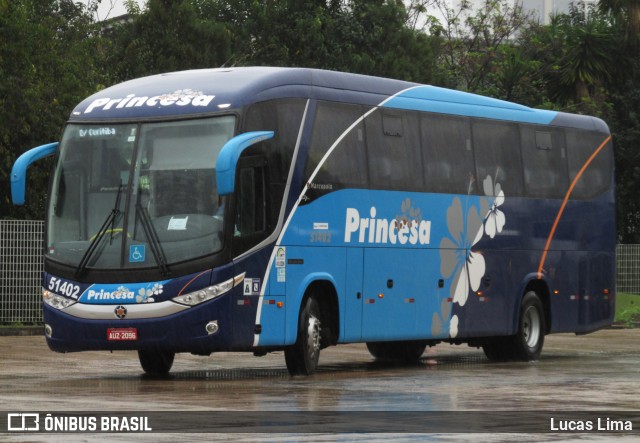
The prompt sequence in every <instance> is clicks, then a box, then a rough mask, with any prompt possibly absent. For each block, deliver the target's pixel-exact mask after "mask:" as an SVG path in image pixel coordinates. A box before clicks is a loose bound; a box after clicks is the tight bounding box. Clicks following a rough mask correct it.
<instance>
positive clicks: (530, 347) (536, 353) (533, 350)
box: [511, 291, 545, 361]
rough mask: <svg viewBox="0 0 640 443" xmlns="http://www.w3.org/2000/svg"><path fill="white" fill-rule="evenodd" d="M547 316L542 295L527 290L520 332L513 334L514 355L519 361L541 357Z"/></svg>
mask: <svg viewBox="0 0 640 443" xmlns="http://www.w3.org/2000/svg"><path fill="white" fill-rule="evenodd" d="M544 333H545V317H544V307H543V306H542V301H540V297H538V294H536V293H535V292H534V291H529V292H527V293H526V294H525V295H524V297H523V298H522V303H521V305H520V321H519V322H518V332H517V333H516V335H514V336H512V339H511V341H512V346H513V352H514V357H515V358H516V359H517V360H519V361H532V360H538V359H539V358H540V353H541V352H542V346H543V345H544Z"/></svg>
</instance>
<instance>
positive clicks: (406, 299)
mask: <svg viewBox="0 0 640 443" xmlns="http://www.w3.org/2000/svg"><path fill="white" fill-rule="evenodd" d="M415 301H416V299H415V298H405V299H404V302H405V303H414V302H415Z"/></svg>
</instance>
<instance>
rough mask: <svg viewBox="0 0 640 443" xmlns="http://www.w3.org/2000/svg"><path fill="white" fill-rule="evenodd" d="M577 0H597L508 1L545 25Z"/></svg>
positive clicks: (456, 2)
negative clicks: (552, 16)
mask: <svg viewBox="0 0 640 443" xmlns="http://www.w3.org/2000/svg"><path fill="white" fill-rule="evenodd" d="M579 1H583V2H584V3H585V4H587V5H591V4H593V5H595V4H596V3H597V2H598V0H510V1H509V3H511V5H513V4H515V3H516V2H517V3H519V4H521V5H522V8H523V9H524V11H525V12H531V13H532V15H533V18H534V19H535V18H537V19H538V20H539V21H540V23H542V24H544V25H547V24H549V22H550V16H551V15H553V14H558V13H566V12H569V5H570V4H571V3H578V2H579ZM447 2H448V4H449V6H451V7H453V8H454V9H455V8H458V7H459V6H460V0H447ZM483 2H484V0H471V4H472V5H474V6H476V5H478V6H479V5H480V4H482V3H483Z"/></svg>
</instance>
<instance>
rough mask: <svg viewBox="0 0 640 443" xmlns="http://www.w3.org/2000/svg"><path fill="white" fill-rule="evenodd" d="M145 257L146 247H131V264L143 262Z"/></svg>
mask: <svg viewBox="0 0 640 443" xmlns="http://www.w3.org/2000/svg"><path fill="white" fill-rule="evenodd" d="M144 257H145V246H144V245H131V246H129V263H139V262H143V261H144Z"/></svg>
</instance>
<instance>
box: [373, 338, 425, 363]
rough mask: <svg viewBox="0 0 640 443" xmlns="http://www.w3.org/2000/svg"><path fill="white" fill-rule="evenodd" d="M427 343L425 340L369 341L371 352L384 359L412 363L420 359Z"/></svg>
mask: <svg viewBox="0 0 640 443" xmlns="http://www.w3.org/2000/svg"><path fill="white" fill-rule="evenodd" d="M426 348H427V344H426V343H425V342H423V341H387V342H367V349H368V350H369V353H370V354H371V355H372V356H373V357H374V358H375V359H376V360H382V361H392V362H402V363H411V362H415V361H418V359H420V357H421V356H422V354H423V353H424V350H425V349H426Z"/></svg>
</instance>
